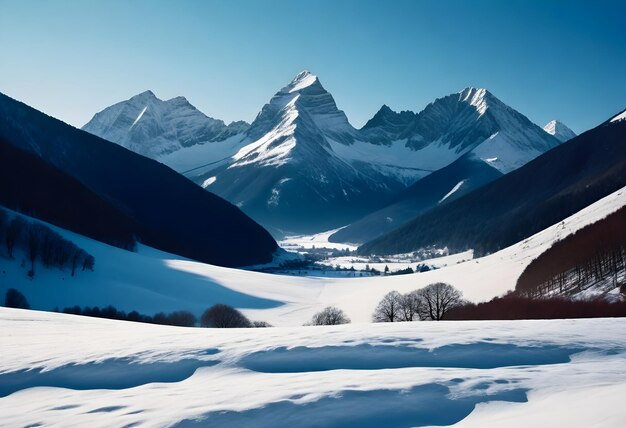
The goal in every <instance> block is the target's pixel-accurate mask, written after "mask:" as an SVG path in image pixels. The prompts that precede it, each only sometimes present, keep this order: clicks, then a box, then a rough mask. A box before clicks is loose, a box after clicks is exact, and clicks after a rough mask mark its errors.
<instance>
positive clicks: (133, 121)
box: [83, 91, 249, 158]
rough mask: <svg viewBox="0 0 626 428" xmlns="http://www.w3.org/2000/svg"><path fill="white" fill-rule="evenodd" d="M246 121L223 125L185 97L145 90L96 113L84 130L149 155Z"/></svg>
mask: <svg viewBox="0 0 626 428" xmlns="http://www.w3.org/2000/svg"><path fill="white" fill-rule="evenodd" d="M248 126H249V124H247V123H246V122H243V121H241V122H233V123H231V124H230V125H228V126H227V125H226V124H225V123H224V122H223V121H221V120H218V119H213V118H211V117H208V116H206V115H205V114H204V113H201V112H200V111H199V110H197V109H196V108H195V107H194V106H192V105H191V104H190V103H189V101H187V99H186V98H185V97H176V98H172V99H171V100H167V101H163V100H161V99H159V98H157V97H156V95H154V93H153V92H152V91H145V92H142V93H141V94H139V95H135V96H134V97H132V98H130V99H129V100H126V101H122V102H119V103H117V104H114V105H112V106H111V107H107V108H106V109H104V110H102V111H101V112H99V113H97V114H96V115H95V116H94V117H93V118H92V119H91V120H90V121H89V122H88V123H87V124H86V125H85V126H84V127H83V130H85V131H87V132H89V133H91V134H95V135H97V136H99V137H101V138H104V139H105V140H109V141H113V142H115V143H117V144H119V145H121V146H124V147H126V148H127V149H130V150H132V151H134V152H137V153H139V154H142V155H144V156H148V157H152V158H154V157H158V156H160V155H164V154H167V153H171V152H174V151H176V150H179V149H181V148H184V147H190V146H193V145H194V144H198V143H201V142H202V143H206V142H215V141H222V140H225V139H226V138H228V137H229V136H231V135H234V134H239V133H241V132H244V131H245V130H246V129H247V128H248Z"/></svg>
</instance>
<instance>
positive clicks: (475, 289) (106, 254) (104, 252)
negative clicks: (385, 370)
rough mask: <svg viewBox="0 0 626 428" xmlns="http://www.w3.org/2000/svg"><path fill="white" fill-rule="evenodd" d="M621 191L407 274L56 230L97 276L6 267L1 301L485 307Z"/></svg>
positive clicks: (265, 307)
mask: <svg viewBox="0 0 626 428" xmlns="http://www.w3.org/2000/svg"><path fill="white" fill-rule="evenodd" d="M625 192H626V189H621V190H620V191H618V192H615V193H613V194H611V195H609V196H607V197H605V198H603V199H601V200H600V201H598V202H596V203H594V204H593V205H591V206H589V207H587V208H585V209H584V210H582V211H580V212H579V213H577V214H575V215H573V216H571V217H569V218H568V219H566V220H565V221H563V222H561V223H559V224H556V225H554V226H551V227H549V228H548V229H546V230H544V231H542V232H540V233H538V234H536V235H534V236H532V237H530V238H528V239H527V240H525V241H523V242H520V243H518V244H515V245H512V246H511V247H508V248H506V249H504V250H502V251H499V252H497V253H494V254H492V255H490V256H487V257H483V258H479V259H474V260H470V261H466V262H463V263H459V264H456V265H452V266H447V267H444V268H442V269H438V270H434V271H429V272H424V273H419V274H412V275H401V276H389V277H368V278H325V277H293V276H281V275H271V274H263V273H258V272H251V271H244V270H237V269H229V268H221V267H216V266H211V265H207V264H203V263H198V262H194V261H190V260H186V259H182V258H180V257H177V256H173V255H171V254H167V253H163V252H160V251H156V250H153V249H150V248H147V247H140V249H139V252H138V253H131V252H127V251H123V250H119V249H117V248H114V247H110V246H107V245H105V244H102V243H100V242H97V241H93V240H91V239H87V238H84V237H81V236H79V235H76V234H72V233H70V232H66V231H62V230H59V229H58V228H57V230H59V231H60V232H61V233H62V234H63V235H64V236H66V237H67V238H68V239H70V240H71V241H73V242H75V243H76V244H77V245H78V246H79V247H81V248H84V249H85V250H86V251H88V252H89V253H90V254H93V255H94V256H95V258H96V268H95V272H93V273H91V272H85V275H81V277H80V279H77V278H74V279H72V278H68V275H67V273H63V272H60V271H55V270H46V269H39V271H38V272H37V278H36V279H35V280H34V281H31V280H29V279H28V278H27V276H26V272H25V270H24V269H23V268H21V267H20V263H19V260H20V259H19V257H18V258H17V259H16V261H15V262H12V263H4V261H5V259H1V260H3V268H2V269H3V270H4V271H5V272H6V273H3V274H2V277H3V281H2V282H0V295H3V294H4V293H5V291H6V289H7V288H9V287H14V288H17V289H19V290H20V291H22V292H23V293H24V294H25V295H26V297H27V298H28V300H29V301H30V303H31V306H32V307H33V308H34V309H46V310H50V309H52V308H54V307H60V308H63V307H67V306H73V305H89V306H93V305H97V306H104V305H107V304H112V305H114V306H116V307H117V308H118V309H121V310H125V311H131V310H138V311H139V312H142V313H147V314H153V313H155V312H157V311H166V312H170V311H174V310H180V309H185V310H190V311H192V312H194V313H195V314H196V315H200V314H201V313H202V311H204V310H205V309H206V308H207V307H209V306H211V305H213V304H215V303H226V304H230V305H233V306H236V307H238V308H240V309H243V311H244V313H245V314H246V315H248V316H249V317H250V318H252V319H255V320H262V321H267V322H270V323H271V324H273V325H277V326H294V325H301V324H303V323H304V322H306V321H308V320H309V319H310V318H311V316H312V315H313V314H314V313H316V312H318V311H319V310H321V309H322V308H324V307H326V306H328V305H333V306H337V307H339V308H341V309H343V310H344V311H345V312H346V313H347V315H348V316H349V317H350V318H351V319H352V321H353V322H369V321H370V319H371V314H372V312H373V310H374V308H375V306H376V305H377V303H378V302H379V301H380V299H381V298H382V297H383V296H384V295H385V294H386V293H388V292H389V291H392V290H397V291H400V292H402V293H405V292H409V291H412V290H414V289H417V288H420V287H423V286H426V285H428V284H430V283H433V282H438V281H444V282H448V283H450V284H452V285H454V286H455V287H457V288H459V289H460V290H462V291H463V293H464V297H465V298H467V299H468V300H470V301H474V302H477V301H484V300H489V299H491V298H492V297H495V296H498V295H502V294H504V293H505V292H507V291H509V290H512V289H513V288H514V287H515V284H516V281H517V278H518V277H519V275H520V274H521V272H522V271H523V270H524V268H525V267H526V266H527V265H528V263H530V262H531V261H532V260H533V259H534V258H536V257H537V256H538V255H539V254H541V253H542V252H543V251H545V250H546V249H547V248H549V247H550V245H551V244H552V243H553V242H554V241H555V240H558V239H561V238H562V237H564V236H566V235H568V234H570V233H572V232H574V231H576V230H578V229H580V228H581V227H584V226H585V225H587V224H589V223H592V222H594V221H597V220H599V219H602V218H604V217H606V215H608V214H610V213H612V212H614V211H616V210H617V209H619V208H621V207H622V206H624V205H626V196H625V195H626V193H625Z"/></svg>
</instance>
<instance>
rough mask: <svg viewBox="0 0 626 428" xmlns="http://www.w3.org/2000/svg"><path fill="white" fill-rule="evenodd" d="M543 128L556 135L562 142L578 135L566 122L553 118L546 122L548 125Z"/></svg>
mask: <svg viewBox="0 0 626 428" xmlns="http://www.w3.org/2000/svg"><path fill="white" fill-rule="evenodd" d="M543 130H544V131H546V132H547V133H548V134H550V135H554V137H555V138H556V139H557V140H559V141H560V142H561V143H564V142H566V141H567V140H571V139H572V138H574V137H575V136H576V133H575V132H574V131H572V130H571V129H569V128H568V127H567V126H566V125H565V124H563V123H562V122H559V121H558V120H551V121H550V122H548V123H546V126H544V127H543Z"/></svg>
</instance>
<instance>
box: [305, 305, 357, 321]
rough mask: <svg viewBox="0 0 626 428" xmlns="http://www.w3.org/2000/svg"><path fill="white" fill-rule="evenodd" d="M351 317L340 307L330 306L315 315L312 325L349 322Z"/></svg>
mask: <svg viewBox="0 0 626 428" xmlns="http://www.w3.org/2000/svg"><path fill="white" fill-rule="evenodd" d="M349 323H350V318H348V317H347V316H346V314H345V313H344V312H343V311H342V310H341V309H339V308H336V307H334V306H328V307H327V308H325V309H323V310H322V311H320V312H318V313H316V314H315V315H313V319H311V325H337V324H349Z"/></svg>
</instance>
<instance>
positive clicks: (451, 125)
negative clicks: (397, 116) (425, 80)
mask: <svg viewBox="0 0 626 428" xmlns="http://www.w3.org/2000/svg"><path fill="white" fill-rule="evenodd" d="M399 137H400V138H405V139H406V144H407V146H409V147H412V148H414V149H415V150H417V151H418V152H423V151H425V150H428V149H430V150H431V151H432V152H433V153H434V154H436V155H437V156H438V157H446V158H448V159H451V160H452V161H453V160H456V159H458V158H459V157H460V156H461V155H463V154H465V153H468V152H472V153H473V154H474V155H476V156H477V157H478V158H480V159H482V160H483V161H484V162H486V163H488V164H489V165H491V166H493V167H494V168H496V169H498V170H499V171H500V172H502V173H508V172H510V171H512V170H514V169H516V168H519V167H520V166H522V165H524V164H525V163H527V162H528V161H530V160H531V159H534V158H535V157H537V156H538V155H540V154H542V153H543V152H545V151H547V150H549V149H551V148H553V147H555V146H557V145H558V144H559V141H558V140H556V139H555V138H553V137H551V136H549V135H546V133H545V132H543V131H542V129H541V128H540V127H538V126H537V125H535V124H534V123H532V122H531V121H530V120H528V119H527V118H526V116H524V115H522V114H521V113H519V112H517V111H516V110H514V109H513V108H511V107H509V106H507V105H506V104H504V103H503V102H502V101H500V100H499V99H498V98H496V97H495V96H494V95H493V94H492V93H491V92H489V91H487V90H486V89H482V88H465V89H463V90H462V91H461V92H459V93H456V94H451V95H448V96H446V97H443V98H439V99H437V100H435V101H434V102H432V103H431V104H429V105H428V106H426V108H425V109H424V110H423V111H421V112H420V113H418V114H417V116H416V118H415V120H414V121H413V122H412V124H411V125H410V126H409V127H408V128H407V129H406V130H404V131H403V132H402V133H401V134H400V135H399ZM433 148H437V150H436V151H433ZM448 163H450V162H448ZM442 166H443V165H442Z"/></svg>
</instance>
